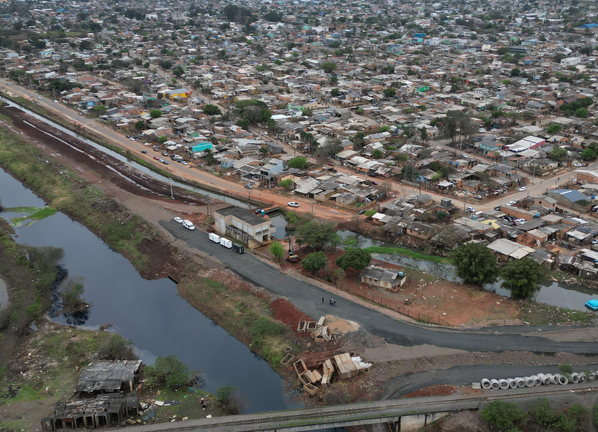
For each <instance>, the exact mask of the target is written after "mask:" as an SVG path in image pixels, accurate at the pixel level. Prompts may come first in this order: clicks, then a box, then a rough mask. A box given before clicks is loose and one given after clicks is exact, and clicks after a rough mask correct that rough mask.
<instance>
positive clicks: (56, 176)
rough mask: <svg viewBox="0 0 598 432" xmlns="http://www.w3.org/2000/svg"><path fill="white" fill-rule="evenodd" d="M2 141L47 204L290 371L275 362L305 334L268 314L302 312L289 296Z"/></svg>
mask: <svg viewBox="0 0 598 432" xmlns="http://www.w3.org/2000/svg"><path fill="white" fill-rule="evenodd" d="M0 141H1V143H0V165H2V166H3V167H4V168H5V169H6V170H7V171H8V172H10V173H11V174H12V175H13V176H15V177H16V178H17V179H19V180H20V181H21V182H22V183H23V184H25V185H26V186H27V187H29V188H31V189H33V190H34V191H35V192H36V193H37V194H39V195H40V196H42V197H43V198H44V199H45V200H46V201H47V203H48V205H50V206H51V207H52V208H55V209H58V210H59V211H61V212H64V213H65V214H67V215H68V216H69V217H72V218H73V219H75V220H78V221H80V222H81V223H83V224H84V225H85V226H86V227H87V228H88V229H90V230H91V231H92V232H93V233H94V234H96V235H97V236H98V237H100V238H102V239H103V240H105V241H106V242H107V243H108V244H109V245H110V247H112V248H113V249H114V250H116V251H118V252H119V253H122V254H123V255H124V256H125V257H126V258H127V259H129V261H130V262H131V263H132V264H133V265H134V266H135V268H136V269H137V270H138V271H139V273H140V274H141V275H142V276H143V277H144V278H146V279H157V278H163V277H170V278H171V279H173V280H176V281H179V292H180V294H181V295H182V296H183V298H185V299H187V300H189V302H190V303H191V304H192V305H193V306H195V307H196V308H197V309H198V310H200V311H201V312H202V313H204V314H205V315H206V316H207V317H209V318H210V319H212V320H213V321H214V322H215V323H217V324H221V325H222V326H223V328H225V329H226V331H227V332H229V334H231V335H232V336H234V337H235V338H236V339H238V340H239V341H241V342H243V343H244V344H245V345H246V346H248V347H249V348H250V349H251V350H252V351H253V352H254V353H256V354H257V355H260V356H261V357H263V358H264V359H265V360H266V361H267V362H268V364H269V365H270V366H271V367H272V368H273V369H274V370H276V371H278V372H280V373H282V375H283V376H291V377H292V376H293V375H292V374H290V373H289V370H288V368H282V367H281V366H280V363H279V362H280V359H281V358H282V355H283V350H284V348H287V347H290V348H291V349H292V350H294V351H295V352H297V351H300V350H302V349H305V348H306V346H307V344H309V341H307V340H305V339H302V338H299V337H297V335H296V332H294V331H292V329H291V328H290V327H288V326H286V325H281V324H280V321H278V320H277V319H276V318H274V316H275V315H276V314H278V316H277V317H278V318H281V319H282V317H283V315H286V314H287V313H288V312H289V311H290V312H292V313H293V314H294V315H300V312H298V311H297V310H296V309H295V308H294V307H293V306H292V305H290V303H289V304H286V305H285V311H286V312H285V313H284V314H282V313H280V310H278V309H277V308H276V307H272V306H271V304H279V303H280V302H278V303H276V300H278V298H277V297H276V296H272V295H267V294H266V293H265V292H264V291H263V290H262V291H260V289H259V287H252V286H250V285H247V286H244V287H243V289H241V290H240V289H238V287H239V286H240V284H239V282H240V281H239V280H237V279H234V278H233V279H232V280H231V281H230V283H228V282H227V281H226V280H224V279H226V277H227V274H226V273H225V272H224V268H223V267H222V266H219V265H218V264H217V263H215V262H214V261H212V260H210V259H208V258H202V257H199V256H197V255H196V254H192V255H191V254H189V253H187V251H185V249H184V247H183V248H182V249H181V248H179V247H177V246H175V245H173V244H172V243H171V242H170V241H169V240H168V239H167V238H166V236H165V235H164V234H163V233H162V232H161V231H160V230H156V229H153V228H152V227H151V226H150V225H148V223H147V222H145V221H144V220H143V219H141V218H140V217H139V216H137V215H135V214H133V213H132V212H131V211H130V210H129V209H128V208H127V207H125V206H123V205H122V204H120V203H119V202H118V201H116V200H114V199H112V198H110V197H109V196H107V195H105V194H104V193H103V192H102V191H101V190H100V188H103V189H104V190H105V188H106V186H107V185H106V184H105V183H102V184H101V185H99V184H98V186H97V187H96V186H94V185H92V184H90V183H89V182H87V181H84V180H82V179H81V178H80V177H79V176H78V175H76V174H74V173H73V172H72V171H71V170H69V169H67V168H65V167H64V165H62V164H60V163H58V162H56V161H55V160H53V158H52V157H48V156H50V155H46V154H44V153H43V152H42V151H41V150H39V149H37V148H36V147H35V146H34V145H32V144H29V143H27V142H26V141H25V140H23V139H22V138H20V137H18V136H16V135H14V134H12V133H11V132H10V131H8V130H6V129H5V128H0ZM46 157H48V159H46ZM42 179H43V180H42ZM190 208H191V207H190ZM38 226H39V225H38ZM227 283H228V285H227ZM207 297H209V298H207ZM282 322H284V319H283V320H282ZM337 346H338V345H335V347H337ZM314 348H315V349H316V351H317V350H319V347H317V348H316V347H314ZM256 378H257V377H256ZM292 382H293V384H296V381H292Z"/></svg>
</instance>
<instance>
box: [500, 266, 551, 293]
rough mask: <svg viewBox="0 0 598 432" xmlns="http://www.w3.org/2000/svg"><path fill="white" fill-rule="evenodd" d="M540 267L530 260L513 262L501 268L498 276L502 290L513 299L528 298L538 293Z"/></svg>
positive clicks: (540, 274) (541, 272) (541, 271)
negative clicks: (509, 292)
mask: <svg viewBox="0 0 598 432" xmlns="http://www.w3.org/2000/svg"><path fill="white" fill-rule="evenodd" d="M542 274H543V270H542V267H540V266H539V265H538V263H536V262H535V261H534V260H533V259H531V258H522V259H519V260H513V261H511V262H509V263H508V264H507V265H506V266H504V267H503V269H502V271H501V272H500V275H501V276H502V278H503V283H502V286H503V288H506V289H508V290H509V291H511V296H512V297H514V298H529V297H531V296H533V295H534V294H535V293H536V292H537V291H538V288H539V287H538V281H539V280H540V278H541V277H542Z"/></svg>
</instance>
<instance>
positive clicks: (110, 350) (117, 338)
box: [98, 333, 137, 360]
mask: <svg viewBox="0 0 598 432" xmlns="http://www.w3.org/2000/svg"><path fill="white" fill-rule="evenodd" d="M98 354H99V355H100V357H101V358H103V359H106V360H134V359H136V358H137V357H136V356H135V354H133V349H132V342H131V341H130V340H129V339H127V338H125V337H124V336H122V335H119V334H118V333H111V334H110V335H109V336H108V337H107V338H106V339H104V340H103V341H102V343H101V344H100V347H99V348H98Z"/></svg>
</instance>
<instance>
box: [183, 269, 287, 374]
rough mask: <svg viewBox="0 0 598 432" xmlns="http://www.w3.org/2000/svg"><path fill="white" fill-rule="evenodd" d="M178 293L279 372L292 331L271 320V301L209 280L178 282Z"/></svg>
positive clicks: (188, 279)
mask: <svg viewBox="0 0 598 432" xmlns="http://www.w3.org/2000/svg"><path fill="white" fill-rule="evenodd" d="M191 273H193V272H191ZM229 285H230V284H229ZM179 292H180V294H181V296H182V297H183V298H184V299H186V300H187V301H188V302H189V303H191V305H193V306H194V307H195V308H196V309H198V310H199V311H201V312H202V313H203V314H205V315H206V316H208V317H210V318H211V319H213V320H214V321H216V322H217V323H218V324H219V325H220V326H221V327H222V328H223V329H225V330H226V331H227V332H228V333H230V334H231V335H233V336H234V337H236V338H237V339H238V340H240V341H242V342H244V343H245V344H246V345H248V346H249V349H251V350H252V351H253V352H254V353H256V354H258V355H260V356H261V357H262V358H263V359H264V360H266V361H267V362H268V364H270V366H271V367H272V368H273V369H275V370H278V369H279V368H280V361H281V360H282V358H283V356H284V348H285V347H287V346H292V345H293V344H292V343H290V341H289V338H290V335H291V331H290V329H289V328H288V327H287V326H286V325H285V324H282V323H280V322H279V321H276V320H275V319H274V318H272V312H271V309H270V304H269V303H268V301H266V300H264V299H261V298H258V297H257V296H255V295H253V294H252V293H251V292H249V291H246V290H243V289H238V288H237V287H236V286H233V285H230V286H227V285H226V284H224V283H222V282H220V281H217V280H213V279H210V278H202V279H200V280H197V279H193V278H191V277H189V278H187V279H185V280H182V281H179Z"/></svg>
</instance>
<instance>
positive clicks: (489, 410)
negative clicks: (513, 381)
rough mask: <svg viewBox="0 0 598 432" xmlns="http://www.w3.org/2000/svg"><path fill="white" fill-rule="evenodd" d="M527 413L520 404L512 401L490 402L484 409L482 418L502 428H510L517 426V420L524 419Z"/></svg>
mask: <svg viewBox="0 0 598 432" xmlns="http://www.w3.org/2000/svg"><path fill="white" fill-rule="evenodd" d="M524 417H525V413H524V412H523V410H522V409H521V408H519V406H517V405H516V404H514V403H511V402H501V401H494V402H490V403H489V404H488V406H487V407H486V408H484V409H483V410H482V418H483V419H484V420H486V421H487V422H488V423H490V424H491V425H494V426H496V427H498V428H499V429H500V430H509V429H512V428H514V427H515V422H517V421H519V420H521V419H523V418H524Z"/></svg>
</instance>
